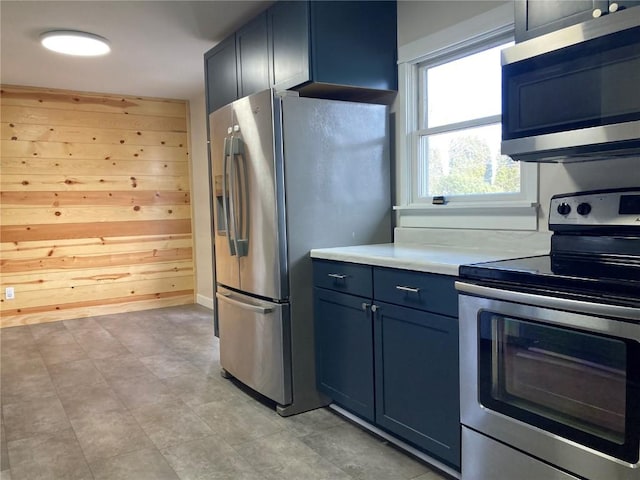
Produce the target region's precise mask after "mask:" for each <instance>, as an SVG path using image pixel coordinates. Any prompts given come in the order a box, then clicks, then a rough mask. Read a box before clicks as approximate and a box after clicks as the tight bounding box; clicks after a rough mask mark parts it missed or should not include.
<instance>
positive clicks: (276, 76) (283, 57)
mask: <svg viewBox="0 0 640 480" xmlns="http://www.w3.org/2000/svg"><path fill="white" fill-rule="evenodd" d="M268 16H269V38H270V42H271V49H270V50H271V55H272V57H271V61H272V65H271V71H272V79H271V80H272V82H271V83H272V85H273V86H274V87H275V88H276V89H278V90H284V89H288V88H291V87H294V86H296V85H300V84H301V83H305V82H308V81H309V80H310V77H309V3H308V2H302V1H288V2H287V1H284V2H277V3H276V4H275V5H274V6H273V7H271V8H270V9H269V11H268Z"/></svg>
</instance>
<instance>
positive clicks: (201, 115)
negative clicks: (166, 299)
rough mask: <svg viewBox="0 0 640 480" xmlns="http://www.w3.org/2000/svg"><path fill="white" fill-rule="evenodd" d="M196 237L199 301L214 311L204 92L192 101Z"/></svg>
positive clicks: (194, 228)
mask: <svg viewBox="0 0 640 480" xmlns="http://www.w3.org/2000/svg"><path fill="white" fill-rule="evenodd" d="M189 110H190V124H191V128H190V132H191V176H192V181H191V183H192V192H191V195H192V202H193V205H194V213H193V234H194V243H195V258H196V302H197V303H199V304H201V305H204V306H206V307H209V308H213V304H214V302H213V255H212V251H211V210H210V206H209V198H210V197H209V166H208V158H207V132H206V121H205V119H206V108H205V96H204V92H203V93H202V94H201V95H199V96H197V97H194V98H192V99H190V101H189Z"/></svg>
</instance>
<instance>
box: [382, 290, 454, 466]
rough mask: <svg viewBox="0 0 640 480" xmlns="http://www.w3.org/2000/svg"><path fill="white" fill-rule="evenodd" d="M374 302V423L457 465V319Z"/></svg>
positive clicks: (448, 462) (450, 463)
mask: <svg viewBox="0 0 640 480" xmlns="http://www.w3.org/2000/svg"><path fill="white" fill-rule="evenodd" d="M375 305H377V310H376V313H375V316H374V334H375V347H374V350H375V385H376V387H375V388H376V423H377V424H379V425H380V426H382V427H383V428H385V429H387V430H389V431H390V432H392V433H395V434H397V435H399V436H400V437H402V438H404V439H405V440H407V441H409V442H411V443H413V444H415V445H416V446H418V447H419V448H421V449H424V450H426V451H427V452H429V453H430V454H432V455H434V456H436V457H438V458H440V459H441V460H443V461H444V462H446V463H447V464H449V465H452V466H455V467H459V466H460V408H459V403H460V393H459V390H460V389H459V385H458V377H459V374H458V320H457V319H455V318H452V317H446V316H443V315H436V314H432V313H427V312H423V311H420V310H414V309H411V308H405V307H399V306H396V305H391V304H387V303H381V302H375Z"/></svg>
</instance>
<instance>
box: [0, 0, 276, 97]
mask: <svg viewBox="0 0 640 480" xmlns="http://www.w3.org/2000/svg"><path fill="white" fill-rule="evenodd" d="M271 3H273V2H271V1H246V0H237V1H222V0H215V1H158V0H145V1H102V0H85V1H57V0H50V1H26V0H18V1H15V0H1V1H0V19H1V29H0V60H1V69H0V82H1V83H3V84H5V85H28V86H37V87H48V88H62V89H68V90H78V91H89V92H101V93H117V94H128V95H138V96H149V97H161V98H179V99H190V98H193V97H195V96H197V95H199V94H201V93H202V92H203V90H204V72H203V54H204V52H206V51H207V50H209V49H210V48H211V47H213V46H214V45H215V44H217V43H218V42H220V41H221V40H223V39H224V38H225V37H226V36H227V35H229V34H230V33H232V32H233V31H235V30H236V29H237V28H238V27H240V26H242V24H244V23H245V22H246V21H247V20H249V19H251V18H252V17H254V16H255V15H256V14H257V13H259V12H261V11H262V10H264V9H266V8H267V7H268V6H269V5H270V4H271ZM53 29H69V30H83V31H87V32H90V33H94V34H97V35H100V36H102V37H105V38H107V39H108V40H109V41H110V43H111V50H112V51H111V53H110V54H108V55H106V56H103V57H93V58H87V57H85V58H81V57H69V56H65V55H61V54H56V53H53V52H50V51H48V50H46V49H44V48H43V47H42V46H41V45H40V43H39V35H40V34H41V33H42V32H44V31H47V30H53Z"/></svg>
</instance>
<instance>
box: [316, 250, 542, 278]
mask: <svg viewBox="0 0 640 480" xmlns="http://www.w3.org/2000/svg"><path fill="white" fill-rule="evenodd" d="M539 254H540V252H539V251H526V250H520V251H518V250H496V249H483V248H471V247H447V246H442V245H422V244H415V243H385V244H378V245H357V246H352V247H333V248H316V249H313V250H311V257H312V258H321V259H325V260H336V261H341V262H352V263H360V264H366V265H375V266H380V267H391V268H400V269H404V270H414V271H419V272H429V273H439V274H443V275H453V276H457V275H458V267H459V266H460V265H464V264H467V263H478V262H491V261H495V260H506V259H509V258H518V257H526V256H531V255H539Z"/></svg>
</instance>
